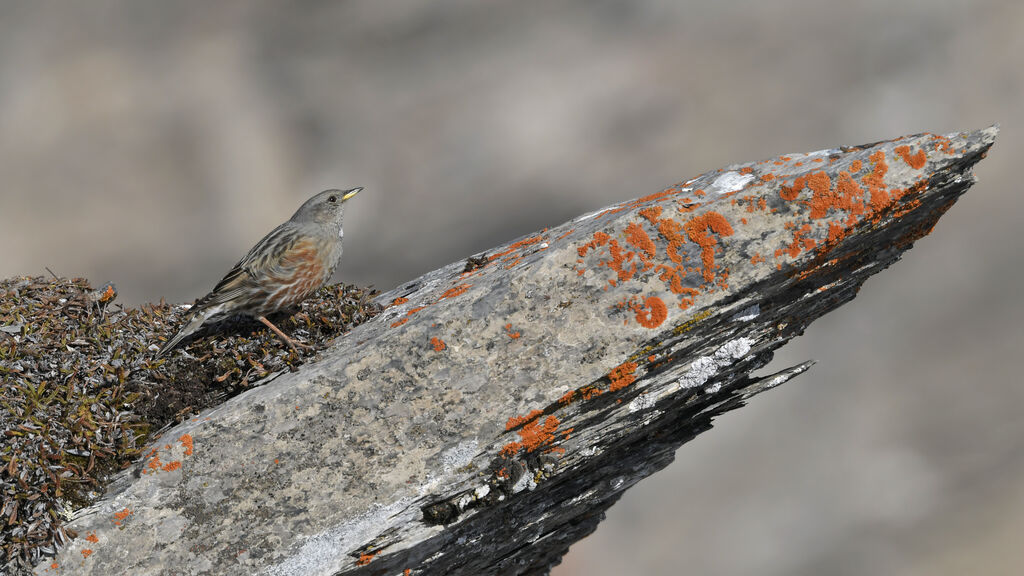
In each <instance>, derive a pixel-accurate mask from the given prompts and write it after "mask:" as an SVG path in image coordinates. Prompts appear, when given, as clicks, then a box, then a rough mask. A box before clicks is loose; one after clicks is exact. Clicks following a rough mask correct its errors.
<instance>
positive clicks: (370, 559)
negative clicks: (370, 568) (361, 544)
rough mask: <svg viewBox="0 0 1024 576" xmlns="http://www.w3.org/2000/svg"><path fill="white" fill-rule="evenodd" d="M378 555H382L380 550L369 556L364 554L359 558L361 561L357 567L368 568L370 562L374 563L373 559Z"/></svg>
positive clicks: (357, 561)
mask: <svg viewBox="0 0 1024 576" xmlns="http://www.w3.org/2000/svg"><path fill="white" fill-rule="evenodd" d="M377 554H380V550H375V551H373V552H370V553H368V554H363V555H362V556H360V557H359V560H356V566H366V565H367V564H369V563H370V562H373V557H374V556H376V555H377Z"/></svg>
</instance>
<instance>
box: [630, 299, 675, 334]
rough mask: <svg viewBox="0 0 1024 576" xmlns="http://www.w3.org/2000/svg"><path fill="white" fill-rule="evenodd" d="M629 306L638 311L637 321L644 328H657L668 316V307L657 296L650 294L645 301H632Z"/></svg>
mask: <svg viewBox="0 0 1024 576" xmlns="http://www.w3.org/2000/svg"><path fill="white" fill-rule="evenodd" d="M629 307H630V308H631V309H632V310H633V312H635V313H636V321H637V323H638V324H640V325H641V326H643V327H644V328H657V327H658V326H661V323H662V322H664V321H665V318H667V317H668V307H667V306H665V302H664V301H663V300H662V299H661V298H658V297H657V296H649V297H647V298H646V299H644V300H643V302H642V303H641V302H639V301H636V300H635V301H633V302H630V304H629Z"/></svg>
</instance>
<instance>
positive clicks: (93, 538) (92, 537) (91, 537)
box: [85, 532, 100, 544]
mask: <svg viewBox="0 0 1024 576" xmlns="http://www.w3.org/2000/svg"><path fill="white" fill-rule="evenodd" d="M85 539H86V540H88V541H89V542H92V543H93V544H99V541H100V539H99V538H98V537H96V533H95V532H93V533H91V534H89V535H88V536H86V537H85Z"/></svg>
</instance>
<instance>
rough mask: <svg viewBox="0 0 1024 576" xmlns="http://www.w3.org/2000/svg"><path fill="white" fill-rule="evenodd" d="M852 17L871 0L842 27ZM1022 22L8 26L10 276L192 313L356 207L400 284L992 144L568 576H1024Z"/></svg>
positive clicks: (155, 9)
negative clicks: (56, 278)
mask: <svg viewBox="0 0 1024 576" xmlns="http://www.w3.org/2000/svg"><path fill="white" fill-rule="evenodd" d="M854 4H856V5H854ZM1022 91H1024V3H1021V2H1014V1H1009V0H1007V1H1003V2H1000V1H995V0H992V1H977V2H952V1H941V2H940V1H933V0H929V1H925V0H920V1H896V2H894V1H892V0H885V1H881V0H871V1H866V2H857V3H853V2H820V1H811V0H807V1H797V0H783V1H774V2H760V1H754V0H751V1H747V2H743V1H739V0H731V1H720V2H716V3H711V2H706V3H705V2H700V3H698V2H693V3H689V2H671V1H668V0H644V1H633V2H607V1H605V2H593V1H592V2H584V1H582V0H580V1H569V2H551V1H550V0H517V1H515V2H497V1H469V0H444V1H431V2H427V1H425V0H424V1H411V0H403V1H391V2H381V1H379V0H377V1H373V0H362V1H354V2H315V3H304V4H299V3H293V4H285V3H271V2H266V1H262V2H218V3H209V2H198V1H196V2H176V3H173V4H172V3H156V2H147V3H143V2H95V1H94V2H89V3H88V4H86V3H74V2H67V3H57V2H23V3H12V2H2V3H0V246H2V248H0V276H10V275H15V274H41V273H44V266H49V267H50V268H51V269H53V270H54V271H55V272H58V273H60V274H63V275H70V276H85V277H88V278H90V279H91V280H92V281H93V282H94V283H101V282H103V281H106V280H113V281H114V282H116V283H117V285H118V287H119V288H120V291H121V300H122V301H124V302H126V303H129V304H138V303H141V302H145V301H150V300H158V299H160V298H161V297H165V298H167V299H168V300H170V301H186V300H191V299H193V298H195V297H197V296H200V295H202V294H203V293H204V292H205V291H206V290H208V289H209V288H210V287H212V285H213V284H214V283H215V282H216V281H217V280H218V279H219V278H220V276H221V275H222V274H223V273H224V272H225V271H226V270H227V269H228V268H229V267H230V266H231V265H232V264H233V263H234V262H235V261H236V260H237V259H238V258H239V257H240V256H241V255H242V254H243V253H244V252H245V251H246V250H247V249H248V248H249V247H250V246H251V245H252V244H253V243H254V242H255V241H256V240H257V239H259V237H260V236H262V235H263V234H264V233H266V232H267V231H269V230H270V228H272V227H273V226H274V225H276V224H278V223H279V222H280V221H283V220H284V219H285V218H287V217H288V216H289V215H290V214H291V212H292V211H294V210H295V208H296V207H297V206H298V205H299V204H300V203H301V201H302V200H304V199H305V198H306V197H308V196H310V195H312V194H313V193H314V192H316V191H318V190H320V189H323V188H326V187H334V186H338V187H348V186H355V185H363V186H366V187H367V189H368V191H367V192H364V193H363V194H362V195H360V196H359V197H357V198H356V199H355V200H354V201H353V203H352V205H351V210H350V212H349V217H348V221H347V224H346V227H345V229H346V256H345V260H344V263H343V264H342V268H341V274H340V278H341V279H343V280H345V281H348V282H355V283H359V284H374V285H376V286H377V287H379V288H385V289H386V288H389V287H391V286H393V285H395V284H397V283H399V282H402V281H404V280H408V279H411V278H413V277H415V276H417V275H419V274H420V273H422V272H425V271H427V270H430V269H433V268H435V267H437V266H439V265H442V264H445V263H448V262H451V261H453V260H457V259H460V258H463V257H466V256H468V255H471V254H473V253H475V252H479V251H481V250H485V249H487V248H489V247H491V246H492V245H495V244H497V243H500V242H502V241H505V240H509V239H511V238H513V237H515V236H518V235H520V234H525V233H528V232H531V231H534V230H536V229H539V228H542V227H544V226H547V225H552V224H557V223H560V222H562V221H564V220H566V219H568V218H571V217H573V216H575V215H578V214H580V213H583V212H585V211H588V210H592V209H595V208H598V207H601V206H604V205H606V204H608V203H611V202H614V201H618V200H622V199H626V198H631V197H635V196H639V195H643V194H646V193H650V192H655V191H657V190H659V189H661V187H663V186H665V185H668V184H671V183H673V182H676V181H678V180H681V179H684V178H688V177H690V176H695V175H697V174H699V173H700V172H703V171H706V170H709V169H714V168H718V167H720V166H723V165H725V164H728V163H732V162H737V161H747V160H757V159H762V158H766V157H769V156H774V155H777V154H779V153H784V152H799V151H810V150H815V149H820V148H825V147H830V146H835V145H840V144H858V143H865V142H871V141H875V140H879V139H884V138H889V137H894V136H899V135H902V134H906V133H915V132H921V131H935V132H947V131H953V130H960V129H974V128H980V127H983V126H986V125H988V124H990V123H992V122H1000V123H1001V125H1002V128H1003V132H1002V135H1001V136H1000V139H999V141H998V142H997V143H996V145H995V147H994V148H993V149H992V151H991V153H990V155H989V157H988V158H987V159H986V160H984V161H983V162H982V163H981V165H980V167H979V169H978V171H977V174H978V177H979V179H980V183H979V184H978V185H977V187H976V188H975V189H974V190H972V191H971V192H970V193H969V194H968V195H967V196H966V197H965V198H964V199H962V200H961V201H960V202H959V203H958V204H957V205H956V206H955V207H954V208H953V210H951V211H950V213H949V214H947V215H946V216H945V217H944V218H943V219H942V221H941V222H940V223H939V225H938V227H937V228H936V231H935V233H934V234H933V235H932V236H929V237H927V238H925V239H924V240H922V241H921V242H920V243H919V245H918V246H917V247H916V248H915V249H914V250H913V251H911V252H910V253H909V254H908V255H907V257H906V258H905V260H904V261H903V262H901V263H899V264H897V265H896V266H895V267H894V269H892V270H889V271H887V272H885V273H883V274H881V275H880V276H879V277H877V278H875V279H872V280H871V281H869V282H868V283H867V284H866V285H865V287H864V290H862V292H861V295H860V297H859V298H858V299H857V300H856V301H854V302H853V303H852V304H850V305H847V306H846V307H844V308H842V309H841V310H839V311H837V312H835V313H833V314H831V315H829V316H827V317H825V318H823V319H822V320H820V321H819V322H817V323H816V324H815V325H814V326H813V327H812V328H811V329H810V330H809V331H808V333H807V334H806V335H805V336H804V337H803V338H800V339H798V340H797V341H795V342H794V343H792V344H790V345H789V346H788V347H787V348H785V349H784V351H783V352H782V353H781V354H780V357H779V358H778V359H777V362H776V364H775V367H782V365H783V364H784V363H795V362H797V361H800V360H803V359H805V358H808V357H811V358H816V359H817V360H819V361H820V363H819V364H818V365H817V366H816V367H815V368H813V369H812V370H811V372H810V373H809V374H807V375H805V376H803V377H801V378H799V379H797V380H796V381H794V382H791V383H789V384H787V385H786V386H784V387H782V388H781V389H779V390H777V391H774V392H772V393H770V394H768V395H766V396H761V397H758V398H756V399H755V400H754V402H753V404H752V405H751V406H749V407H748V408H745V409H743V410H740V411H739V412H736V413H733V414H730V415H728V416H726V417H724V418H722V419H721V420H719V422H718V426H717V429H716V430H715V431H714V432H711V433H709V434H707V435H705V436H702V437H701V438H700V439H699V440H698V441H697V442H694V443H693V444H690V445H688V446H686V447H685V448H684V449H683V450H681V451H680V453H679V454H678V460H677V462H676V463H675V464H674V465H673V466H671V467H670V468H669V469H667V470H665V471H664V472H662V473H660V474H658V475H655V476H654V477H652V478H650V479H648V480H646V481H644V482H642V483H641V484H640V485H639V486H638V487H637V488H635V489H634V490H632V491H631V492H629V493H627V495H626V496H625V497H624V498H623V499H622V502H621V503H620V504H618V505H617V506H615V507H614V508H612V510H611V512H610V513H609V519H608V520H607V521H606V522H605V523H603V524H602V525H601V527H600V528H599V529H598V531H597V532H596V533H595V534H594V535H593V536H591V537H589V538H588V539H586V540H584V541H582V542H580V543H579V544H577V545H576V546H575V547H573V549H572V550H571V552H570V553H569V555H568V556H567V557H566V558H565V562H564V564H563V565H562V566H561V567H559V568H558V569H556V571H555V574H557V575H558V576H569V575H574V574H588V575H605V574H607V575H611V574H627V573H636V574H680V573H686V574H711V575H746V574H754V573H757V574H761V575H793V574H796V575H804V574H806V575H817V574H837V575H846V574H850V575H853V574H858V575H859V574H887V575H908V576H909V575H935V574H939V575H942V574H950V575H954V574H955V575H959V574H966V573H972V574H1019V573H1020V572H1021V571H1022V570H1024V548H1022V546H1021V534H1024V418H1022V417H1021V416H1020V411H1021V406H1022V402H1024V389H1022V387H1021V385H1020V379H1021V377H1020V374H1021V368H1022V365H1021V364H1022V356H1024V329H1022V328H1021V326H1022V321H1024V304H1022V302H1021V299H1020V298H1019V293H1020V292H1021V288H1020V286H1021V283H1022V280H1024V272H1022V270H1024V256H1022V255H1021V247H1022V245H1024V242H1022V241H1021V240H1020V238H1019V234H1020V230H1021V225H1022V224H1024V222H1022V220H1024V218H1022V205H1024V201H1022V200H1021V194H1020V193H1019V192H1018V185H1017V184H1015V182H1019V179H1020V177H1019V176H1018V174H1019V168H1020V166H1021V158H1022V154H1024V141H1022V137H1021V128H1022V121H1024V113H1022V111H1024V109H1022V103H1024V99H1022Z"/></svg>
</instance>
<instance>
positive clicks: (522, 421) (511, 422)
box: [505, 410, 544, 432]
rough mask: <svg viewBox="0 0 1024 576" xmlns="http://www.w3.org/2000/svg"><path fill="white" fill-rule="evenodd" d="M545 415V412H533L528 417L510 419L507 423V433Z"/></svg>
mask: <svg viewBox="0 0 1024 576" xmlns="http://www.w3.org/2000/svg"><path fill="white" fill-rule="evenodd" d="M543 415H544V411H543V410H533V411H532V412H530V413H529V414H527V415H526V416H513V417H511V418H509V419H508V422H505V431H506V432H507V431H509V430H511V429H513V428H515V427H517V426H522V425H523V424H526V423H527V422H531V421H533V420H536V419H537V418H540V417H541V416H543Z"/></svg>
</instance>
